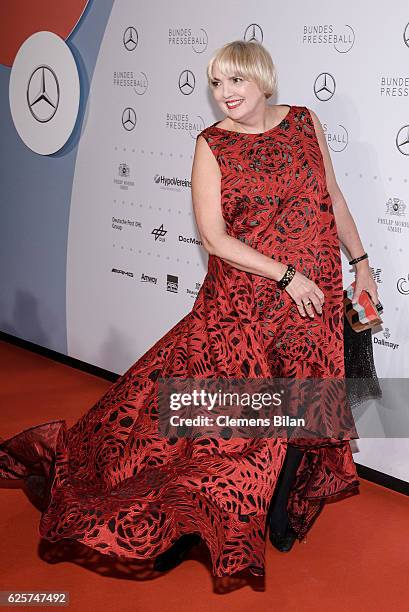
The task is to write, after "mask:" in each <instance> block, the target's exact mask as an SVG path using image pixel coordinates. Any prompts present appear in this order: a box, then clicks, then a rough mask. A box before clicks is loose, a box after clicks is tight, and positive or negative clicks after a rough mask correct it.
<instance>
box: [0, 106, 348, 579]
mask: <svg viewBox="0 0 409 612" xmlns="http://www.w3.org/2000/svg"><path fill="white" fill-rule="evenodd" d="M201 135H202V136H203V137H204V138H205V139H206V141H207V143H208V145H209V147H210V149H211V150H212V152H213V154H214V155H215V157H216V159H217V162H218V164H219V167H220V170H221V175H222V183H221V201H222V210H223V216H224V219H225V222H226V229H227V232H228V233H229V234H230V235H232V236H234V237H236V238H238V239H239V240H242V241H243V242H245V243H247V244H249V245H250V246H252V247H253V248H255V249H257V250H259V251H260V252H262V253H264V254H266V255H268V256H272V257H274V258H275V259H277V260H279V261H282V262H284V263H294V264H295V265H296V267H297V269H298V270H299V271H300V272H302V273H303V274H305V275H307V276H308V277H309V278H311V279H312V280H314V281H315V282H316V283H317V284H318V286H319V287H320V288H321V290H322V291H323V292H324V294H325V302H324V305H323V313H322V315H321V316H316V317H315V318H314V319H310V318H309V317H306V318H303V317H301V316H300V315H299V313H298V310H297V308H296V306H295V304H294V301H293V300H292V299H291V297H290V296H289V295H288V293H287V292H286V291H280V290H278V289H277V286H276V283H275V282H274V281H272V280H269V279H266V278H264V277H262V276H259V275H254V274H251V273H247V272H244V271H241V270H239V269H237V268H235V267H233V266H231V265H230V264H228V263H226V262H225V261H224V260H222V259H220V258H218V257H217V256H214V255H210V256H209V262H208V271H207V274H206V276H205V278H204V281H203V284H202V286H201V288H200V291H199V294H198V296H197V299H196V301H195V303H194V306H193V308H192V310H191V311H190V312H189V313H188V314H186V315H185V316H184V317H183V318H182V319H181V320H180V321H179V322H178V323H177V324H176V325H175V326H174V327H173V328H172V329H170V330H169V331H168V332H167V333H166V334H165V335H164V336H163V337H162V338H160V339H159V340H158V341H157V342H156V343H155V344H154V345H153V346H152V347H151V348H150V349H149V350H148V351H147V352H146V353H145V354H144V355H143V356H142V357H140V358H139V359H138V360H137V361H136V363H134V364H133V365H132V366H131V367H130V368H129V369H128V371H127V372H126V373H125V374H124V375H123V376H121V377H120V378H119V379H118V380H117V382H116V383H114V384H113V385H112V386H111V387H110V388H109V389H108V390H107V392H106V393H105V395H104V396H103V397H101V398H100V399H99V400H98V401H97V402H96V403H95V405H94V406H92V407H91V408H90V409H89V411H88V412H86V413H85V414H84V415H83V416H82V417H81V418H80V419H79V420H78V422H77V423H75V424H74V425H73V426H72V427H71V428H69V429H67V426H66V423H65V421H64V420H58V421H53V422H50V423H45V424H41V425H38V426H34V427H32V428H30V429H28V430H25V431H23V432H21V433H19V434H16V435H15V436H14V437H12V438H10V439H8V440H3V441H2V443H1V444H0V476H1V477H3V478H7V479H22V478H25V477H27V476H29V475H30V474H43V475H45V476H46V478H47V483H48V491H47V498H46V504H45V509H44V511H43V512H42V515H41V521H40V525H39V534H40V535H41V536H42V537H43V538H45V539H47V540H50V541H57V540H59V539H60V538H70V539H76V540H78V541H80V542H82V543H83V544H85V545H86V546H89V547H91V548H93V549H96V550H98V551H100V552H101V553H105V554H107V555H117V556H120V557H131V558H137V559H150V558H153V557H155V556H156V555H158V554H159V553H161V552H163V551H164V550H166V549H167V548H168V547H169V546H170V545H171V544H172V543H173V542H174V541H175V540H176V539H178V537H179V536H180V535H182V534H183V533H189V532H199V533H200V535H201V537H202V539H203V541H204V542H205V543H206V545H207V547H208V549H209V551H210V555H211V560H212V571H213V573H214V575H215V576H227V575H231V574H234V573H235V572H238V571H240V570H244V569H247V570H250V571H251V572H253V573H258V574H260V573H263V571H264V555H265V545H266V539H267V538H266V533H267V531H266V513H267V510H268V507H269V504H270V501H271V497H272V495H273V492H274V487H275V484H276V481H277V477H278V474H279V472H280V469H281V466H282V463H283V460H284V456H285V451H286V444H287V441H286V439H282V438H281V439H280V438H261V437H260V438H247V439H242V438H232V439H230V440H224V439H221V438H218V439H217V438H212V439H211V440H209V439H207V438H202V439H200V438H198V439H192V438H181V439H178V440H177V442H176V443H175V440H174V439H173V440H172V439H168V438H166V437H163V436H162V435H158V427H157V424H158V421H157V410H156V402H155V381H156V380H157V378H158V377H160V376H161V377H198V378H210V377H234V378H271V377H300V378H303V377H305V378H306V377H334V378H337V377H343V376H344V361H343V319H342V313H343V310H342V297H343V294H342V270H341V259H340V251H339V242H338V238H337V231H336V224H335V219H334V213H333V208H332V203H331V200H330V196H329V194H328V192H327V189H326V181H325V170H324V166H323V159H322V156H321V152H320V149H319V144H318V141H317V138H316V134H315V131H314V126H313V122H312V118H311V115H310V112H309V110H308V109H307V108H306V107H303V106H292V107H290V109H289V112H288V114H287V116H286V117H285V118H284V119H283V120H282V121H281V123H280V124H279V125H278V126H276V127H274V128H272V129H270V130H268V131H266V132H264V133H262V134H243V133H236V132H230V131H227V130H224V129H221V128H218V127H217V126H216V124H213V125H211V126H209V127H207V128H206V129H204V130H203V131H202V132H201ZM355 437H357V436H355ZM305 450H306V452H305V454H304V457H303V460H302V463H301V464H300V466H299V468H298V471H297V478H296V481H295V485H294V487H293V489H292V491H291V494H290V498H289V505H288V509H289V517H290V521H291V524H292V526H293V527H294V529H295V530H296V532H297V534H298V536H299V539H300V540H301V539H302V538H303V537H304V536H305V534H306V533H307V532H308V531H309V529H310V527H311V525H312V523H313V521H314V520H315V518H316V517H317V516H318V514H319V512H320V510H321V509H322V507H323V505H324V503H325V501H326V500H328V499H341V498H343V497H345V496H347V495H352V494H355V493H358V492H359V480H358V478H357V473H356V469H355V464H354V461H353V458H352V454H351V449H350V446H349V442H348V441H347V440H333V439H327V440H323V441H322V442H321V443H319V444H318V443H314V442H312V443H311V444H310V445H307V446H305Z"/></svg>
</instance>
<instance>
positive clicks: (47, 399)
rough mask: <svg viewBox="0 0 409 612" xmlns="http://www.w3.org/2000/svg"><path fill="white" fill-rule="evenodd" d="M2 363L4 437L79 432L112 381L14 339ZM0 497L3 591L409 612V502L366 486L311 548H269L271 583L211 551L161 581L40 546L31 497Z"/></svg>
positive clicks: (83, 552)
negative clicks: (227, 571)
mask: <svg viewBox="0 0 409 612" xmlns="http://www.w3.org/2000/svg"><path fill="white" fill-rule="evenodd" d="M0 367H1V399H0V404H1V413H0V437H2V438H8V437H10V436H11V435H13V434H14V433H18V432H19V431H21V430H22V429H24V428H27V427H30V426H31V425H38V424H40V423H43V422H47V421H51V420H54V419H60V418H65V420H66V421H67V424H68V426H71V425H72V424H73V423H74V422H75V421H76V420H77V419H78V418H79V417H80V416H81V415H82V414H83V413H84V412H86V410H87V409H88V408H89V407H91V405H92V404H93V403H94V402H95V401H96V399H98V397H99V396H100V395H102V394H103V393H104V391H105V390H106V389H107V388H108V387H109V386H110V384H111V383H109V382H106V381H104V380H102V379H100V378H97V377H95V376H91V375H89V374H85V373H83V372H80V371H78V370H75V369H73V368H70V367H68V366H64V365H61V364H58V363H56V362H54V361H52V360H50V359H47V358H45V357H40V356H38V355H36V354H34V353H31V352H30V351H26V350H23V349H21V348H17V347H15V346H12V345H9V344H7V343H5V342H0ZM354 457H355V459H356V461H357V462H358V463H359V453H356V454H355V455H354ZM5 486H6V485H5V484H3V487H5ZM9 486H10V482H8V483H7V487H9ZM17 486H19V485H18V483H16V487H17ZM0 496H1V508H2V512H1V518H0V537H1V543H2V544H1V545H2V553H1V557H0V590H16V591H26V592H27V591H30V590H47V589H48V590H53V591H61V590H63V591H69V592H70V606H69V608H70V609H71V610H75V611H77V610H79V611H81V610H84V611H93V610H103V611H104V612H108V611H109V610H119V611H121V612H127V611H128V610H129V611H135V612H137V611H139V610H143V611H144V612H154V611H155V612H158V611H159V610H161V611H165V612H171V611H173V610H175V611H176V610H178V611H179V612H180V611H182V612H185V611H188V610H189V611H190V610H192V611H194V612H201V611H206V612H207V611H208V610H210V609H212V610H213V611H214V612H217V611H218V610H224V611H226V610H227V611H230V610H231V611H234V612H241V611H243V612H248V611H249V608H250V610H251V609H252V608H251V607H253V609H254V610H257V611H264V610H275V609H277V610H283V611H287V610H289V611H290V610H302V611H306V612H307V611H308V612H309V611H311V612H312V611H314V612H317V611H320V610H326V611H327V610H331V612H334V611H338V610H340V611H343V612H345V611H348V612H355V611H356V612H358V611H359V612H361V611H362V610H366V609H368V610H371V612H378V611H379V612H381V611H382V612H386V611H387V610H388V611H389V610H394V612H400V611H402V612H407V611H408V610H409V604H408V595H407V586H406V584H407V575H408V568H409V544H408V542H409V498H408V497H406V496H404V495H401V494H399V493H395V492H393V491H390V490H388V489H384V488H383V487H380V486H378V485H375V484H372V483H370V482H368V481H365V480H362V479H361V493H360V495H357V496H354V497H351V498H349V499H345V500H343V501H340V502H337V503H334V504H328V505H327V506H326V507H325V508H324V510H323V512H322V514H321V515H320V516H319V518H318V520H317V522H316V523H315V524H314V526H313V527H312V529H311V531H310V533H309V534H308V536H307V538H306V543H301V544H299V543H298V542H296V543H295V545H294V547H293V549H292V550H291V552H289V553H280V552H278V551H277V550H276V549H274V548H273V547H272V546H271V544H270V543H269V542H267V545H266V546H267V554H266V566H267V574H266V576H265V577H264V578H256V577H251V578H248V577H240V576H239V575H238V576H237V577H234V578H226V579H220V578H213V577H212V575H211V573H210V570H209V567H210V566H209V561H208V557H207V552H206V549H205V548H202V547H200V548H198V549H196V550H195V551H194V552H192V553H191V554H190V556H189V558H188V559H187V560H186V561H185V562H184V563H183V564H182V565H180V566H179V567H177V568H176V569H174V570H173V571H171V572H169V573H168V574H165V575H159V576H158V575H157V574H155V573H154V572H153V571H152V570H151V562H141V561H138V560H135V562H129V561H128V562H121V561H115V560H113V559H111V558H108V557H106V556H104V555H101V554H99V553H96V552H94V551H92V550H91V549H87V548H86V547H83V546H81V545H78V543H77V542H70V541H68V540H63V541H61V542H60V543H52V542H47V541H46V540H40V537H39V535H38V533H37V525H38V522H39V517H40V514H39V512H38V510H36V509H35V508H34V507H33V506H32V505H31V504H30V502H29V501H28V499H27V497H26V496H25V494H24V493H23V491H22V490H21V489H20V488H14V489H10V488H2V489H1V490H0ZM10 608H11V607H10ZM19 608H20V609H32V608H31V607H30V608H28V607H27V606H24V607H20V606H19ZM5 609H9V608H5Z"/></svg>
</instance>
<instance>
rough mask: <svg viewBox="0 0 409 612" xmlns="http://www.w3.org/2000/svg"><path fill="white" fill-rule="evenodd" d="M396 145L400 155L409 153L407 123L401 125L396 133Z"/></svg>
mask: <svg viewBox="0 0 409 612" xmlns="http://www.w3.org/2000/svg"><path fill="white" fill-rule="evenodd" d="M396 146H397V148H398V151H399V152H400V153H402V155H409V125H404V126H403V127H401V129H400V130H399V132H398V133H397V134H396Z"/></svg>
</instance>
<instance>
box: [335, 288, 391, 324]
mask: <svg viewBox="0 0 409 612" xmlns="http://www.w3.org/2000/svg"><path fill="white" fill-rule="evenodd" d="M354 289H355V281H353V282H352V283H351V284H350V285H349V286H348V287H347V288H346V289H344V310H345V316H346V318H347V321H348V323H349V324H350V326H351V327H352V329H353V330H354V331H356V332H361V331H364V330H365V329H368V328H369V327H375V326H376V325H380V324H381V323H382V319H381V317H380V314H381V313H382V311H383V306H382V304H381V303H380V302H378V304H374V303H373V301H372V299H371V297H370V295H369V293H368V292H367V291H361V295H360V296H359V298H358V301H357V302H356V303H355V304H353V303H352V296H353V295H354Z"/></svg>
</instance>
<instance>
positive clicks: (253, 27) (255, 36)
mask: <svg viewBox="0 0 409 612" xmlns="http://www.w3.org/2000/svg"><path fill="white" fill-rule="evenodd" d="M243 38H244V40H246V41H247V42H248V41H250V40H255V41H256V42H259V43H262V42H263V30H262V29H261V27H260V26H259V25H258V23H251V24H250V25H249V26H247V28H246V30H245V32H244V37H243Z"/></svg>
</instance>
